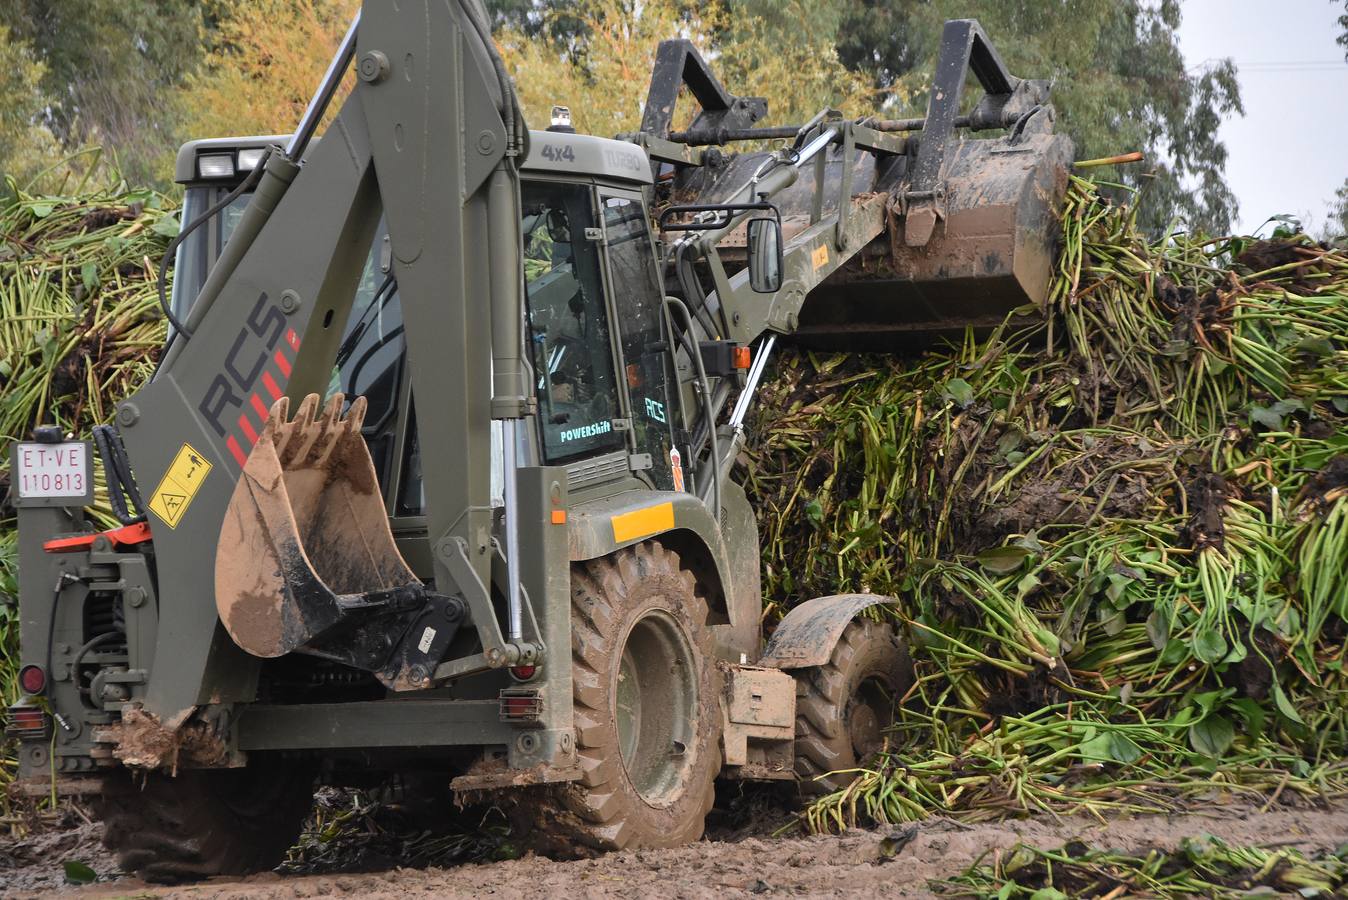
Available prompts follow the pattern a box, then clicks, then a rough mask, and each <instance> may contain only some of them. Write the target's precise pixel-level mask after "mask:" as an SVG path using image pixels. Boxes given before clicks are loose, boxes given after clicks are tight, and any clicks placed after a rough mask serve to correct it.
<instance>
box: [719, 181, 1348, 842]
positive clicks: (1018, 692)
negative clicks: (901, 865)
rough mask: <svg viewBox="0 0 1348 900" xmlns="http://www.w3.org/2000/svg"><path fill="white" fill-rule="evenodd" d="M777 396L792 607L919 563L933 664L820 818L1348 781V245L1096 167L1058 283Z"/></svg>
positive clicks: (787, 597)
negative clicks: (1183, 213)
mask: <svg viewBox="0 0 1348 900" xmlns="http://www.w3.org/2000/svg"><path fill="white" fill-rule="evenodd" d="M759 409H760V413H759V418H758V421H757V425H756V428H755V437H754V440H753V443H752V445H751V447H750V452H749V453H748V454H746V460H747V464H746V467H745V470H744V474H745V476H746V477H747V479H748V480H749V483H750V487H751V493H752V494H753V495H754V497H755V502H756V503H757V505H758V508H759V510H760V517H761V522H762V526H763V536H762V540H763V556H764V564H765V582H764V583H765V591H766V593H767V596H768V597H769V600H770V601H771V603H770V606H769V610H768V615H769V616H770V617H771V616H774V615H778V614H780V612H781V611H782V609H783V608H784V607H786V606H789V605H790V604H791V603H793V602H797V601H798V600H800V599H803V598H806V597H809V596H813V595H818V594H828V593H836V592H839V591H845V590H863V591H871V592H875V593H880V594H887V595H891V596H893V597H895V598H897V599H898V601H899V602H898V604H897V607H896V610H895V612H894V615H895V616H896V617H897V619H898V620H899V624H900V627H901V628H902V629H903V631H904V632H905V633H906V635H907V638H908V640H909V641H910V643H911V645H912V648H913V650H914V653H913V656H914V659H915V664H916V667H917V680H916V683H915V685H914V686H913V688H912V689H911V690H910V691H909V692H908V693H907V695H906V696H903V697H897V698H895V701H896V703H897V704H898V708H897V713H896V722H895V727H894V728H893V730H892V733H891V734H890V735H889V740H888V745H887V752H885V753H883V754H882V755H881V756H880V757H879V759H878V760H876V761H874V763H873V764H872V765H871V766H870V767H868V768H867V769H866V770H864V771H863V773H862V776H861V777H860V778H859V779H858V780H857V781H856V782H855V783H854V784H853V785H852V787H850V788H849V789H847V790H846V791H843V792H841V793H838V794H834V795H832V796H830V797H827V798H824V799H823V800H821V801H820V802H819V803H817V804H816V805H815V806H814V807H813V808H812V809H811V810H810V811H809V824H810V825H811V827H813V828H815V829H820V830H826V829H831V828H832V829H836V828H840V827H843V826H844V825H846V824H850V823H852V822H855V821H860V822H862V823H865V822H867V821H881V822H897V821H907V820H916V819H921V818H923V817H926V816H929V815H933V814H946V815H952V814H953V815H958V816H961V817H964V818H985V817H987V818H990V817H997V816H1004V815H1016V814H1021V813H1025V812H1033V811H1037V810H1052V811H1086V812H1091V811H1095V812H1098V811H1104V810H1110V809H1112V810H1164V809H1169V808H1174V807H1177V806H1181V805H1184V804H1185V803H1186V802H1188V801H1191V800H1192V799H1194V798H1196V797H1199V796H1201V797H1203V798H1204V799H1205V800H1213V799H1218V798H1237V797H1240V796H1242V795H1246V796H1257V797H1258V798H1260V799H1259V800H1258V801H1257V802H1268V803H1288V802H1300V801H1307V800H1314V799H1316V798H1326V797H1331V796H1335V795H1340V794H1342V793H1344V792H1345V790H1348V762H1345V761H1343V758H1344V756H1345V753H1346V752H1348V674H1345V672H1344V667H1343V664H1344V657H1345V653H1348V648H1346V645H1345V637H1348V254H1346V253H1344V252H1343V251H1335V250H1330V249H1328V248H1326V247H1323V246H1321V245H1317V244H1315V243H1313V242H1312V241H1310V240H1309V239H1307V238H1305V237H1304V236H1301V235H1280V236H1278V237H1276V238H1274V239H1272V240H1268V241H1255V240H1253V239H1249V238H1222V239H1204V238H1200V237H1194V236H1190V235H1186V234H1178V233H1176V234H1169V235H1165V236H1163V237H1161V238H1159V239H1154V240H1148V239H1147V238H1145V237H1143V236H1142V235H1141V234H1140V233H1139V232H1138V230H1137V228H1136V227H1135V223H1134V219H1133V216H1132V213H1131V212H1130V209H1129V207H1128V205H1127V204H1118V203H1111V202H1109V201H1108V200H1106V199H1105V198H1104V197H1103V196H1102V195H1101V194H1100V193H1099V189H1098V188H1097V186H1096V185H1093V184H1091V183H1088V182H1086V181H1083V180H1080V179H1076V178H1074V179H1073V181H1072V184H1071V188H1070V192H1069V197H1068V201H1067V205H1066V209H1065V213H1064V218H1063V250H1062V253H1061V256H1060V259H1059V262H1058V268H1057V272H1056V275H1055V278H1054V282H1053V285H1052V288H1051V294H1050V296H1049V298H1048V301H1047V303H1046V305H1045V308H1044V309H1030V310H1021V311H1020V315H1019V316H1016V317H1013V318H1011V319H1009V320H1008V321H1007V323H1006V324H1004V325H1003V326H1002V327H1001V328H1000V329H999V330H998V331H997V332H996V333H994V334H992V335H991V336H990V337H987V338H986V339H983V340H976V339H974V338H973V337H970V338H968V339H966V340H965V341H964V342H963V343H962V344H961V345H959V346H947V347H944V348H941V349H936V350H932V351H930V352H928V353H926V354H925V355H922V356H921V357H920V358H894V357H857V356H841V355H836V356H835V355H819V354H813V353H810V352H806V351H797V352H795V353H794V354H790V355H784V356H782V357H781V358H780V360H779V363H778V368H777V377H776V379H775V380H774V381H773V382H772V383H771V384H770V385H769V386H768V387H767V388H766V390H765V392H764V396H763V400H762V403H761V405H760V407H759Z"/></svg>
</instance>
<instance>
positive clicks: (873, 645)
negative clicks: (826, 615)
mask: <svg viewBox="0 0 1348 900" xmlns="http://www.w3.org/2000/svg"><path fill="white" fill-rule="evenodd" d="M912 668H913V664H912V661H911V660H910V659H909V657H908V652H907V651H906V650H905V649H904V647H903V643H902V642H901V641H900V640H899V637H898V635H897V634H896V633H895V631H894V628H893V626H891V625H887V624H886V625H882V624H880V623H878V622H871V621H869V620H865V619H862V620H858V621H854V622H851V623H850V624H849V625H848V626H847V628H846V629H845V630H844V631H843V633H842V636H841V637H840V638H838V643H837V644H836V645H835V646H834V648H833V655H832V657H831V658H830V659H829V661H828V662H827V663H825V664H824V665H822V666H814V667H811V668H808V669H801V670H799V671H797V672H795V673H794V674H795V676H796V778H797V780H798V781H799V783H800V789H801V792H802V793H803V794H805V795H806V796H820V795H823V794H828V793H832V792H833V791H837V790H841V789H842V788H845V787H847V785H848V784H850V783H851V782H852V781H853V779H854V778H855V777H856V776H855V775H854V774H848V773H844V772H840V771H839V770H844V769H852V768H856V767H857V766H860V765H862V764H864V763H865V762H866V760H867V759H868V758H869V757H870V756H872V755H873V754H874V753H876V752H877V751H879V750H880V749H881V747H882V746H883V744H884V729H885V728H886V727H888V726H889V725H891V724H893V722H894V704H895V703H896V702H897V701H898V699H899V698H900V697H901V696H902V695H903V693H904V691H906V690H907V689H908V687H909V685H910V684H912V677H913V676H912ZM830 772H838V773H839V774H834V775H830V774H828V773H830Z"/></svg>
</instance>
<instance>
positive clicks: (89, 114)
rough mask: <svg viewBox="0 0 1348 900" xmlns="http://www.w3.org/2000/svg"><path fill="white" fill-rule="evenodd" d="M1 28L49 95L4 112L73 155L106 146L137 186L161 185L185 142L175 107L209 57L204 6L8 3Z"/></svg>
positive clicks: (58, 0)
mask: <svg viewBox="0 0 1348 900" xmlns="http://www.w3.org/2000/svg"><path fill="white" fill-rule="evenodd" d="M0 25H5V26H8V27H9V29H10V31H11V41H13V42H17V43H19V44H21V45H23V46H25V47H27V48H28V52H29V53H31V54H32V56H33V58H34V59H35V60H36V61H38V62H40V63H41V64H42V72H41V75H40V77H39V78H37V79H36V80H34V81H33V82H31V84H33V85H34V86H35V87H36V88H37V90H38V91H40V96H34V95H33V94H32V93H31V92H28V93H26V94H25V95H24V96H22V97H20V98H18V99H16V98H14V97H12V96H9V95H6V96H5V97H4V98H0V104H3V105H4V106H5V107H6V108H8V109H10V110H16V111H18V112H19V114H22V115H26V116H28V117H29V118H30V119H31V120H33V121H34V122H37V123H41V124H42V125H43V126H45V127H46V129H47V130H48V131H50V132H51V134H53V135H54V136H55V137H56V138H57V139H58V140H59V141H60V142H61V144H62V146H63V147H64V148H65V150H67V151H71V150H74V149H76V148H79V147H82V146H85V145H88V144H91V143H93V144H100V145H102V147H103V149H104V153H105V154H108V155H110V156H111V157H112V158H113V159H114V160H115V162H116V165H117V167H118V169H119V170H120V171H121V172H122V173H123V174H125V175H126V176H127V177H128V178H130V179H131V180H133V181H136V182H145V181H149V180H154V179H155V178H156V176H162V174H163V173H164V171H165V169H166V166H167V161H169V160H171V159H172V153H173V149H174V145H175V144H176V142H177V139H178V127H177V126H178V122H177V121H176V120H175V118H174V117H173V116H172V109H173V104H172V103H171V102H169V101H170V100H171V97H172V94H173V92H174V90H175V89H176V88H177V86H178V85H179V84H181V83H182V80H183V77H184V75H185V74H186V73H187V72H188V71H189V70H191V69H192V67H193V66H194V65H195V64H196V61H197V59H198V57H199V55H200V49H201V34H202V29H203V19H202V9H201V7H200V6H199V4H198V2H197V0H80V2H78V3H74V2H70V0H8V2H6V3H4V4H0Z"/></svg>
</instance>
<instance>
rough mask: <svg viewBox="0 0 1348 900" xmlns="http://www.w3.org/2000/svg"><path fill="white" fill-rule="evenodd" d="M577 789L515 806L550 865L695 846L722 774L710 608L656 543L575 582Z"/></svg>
mask: <svg viewBox="0 0 1348 900" xmlns="http://www.w3.org/2000/svg"><path fill="white" fill-rule="evenodd" d="M571 609H572V636H571V649H572V654H571V655H572V672H573V675H574V681H575V687H574V697H575V722H576V754H577V758H578V763H579V765H580V768H581V770H582V772H583V773H584V774H583V775H582V777H581V779H580V780H579V781H575V782H571V783H568V784H564V785H558V786H555V787H552V788H548V789H545V790H544V791H542V792H541V793H535V794H532V795H525V796H522V797H521V798H520V806H519V807H518V813H519V815H518V816H517V821H519V820H520V818H521V817H522V818H523V819H524V822H523V823H522V824H524V828H522V829H518V830H520V831H523V832H524V833H523V835H522V837H523V838H524V841H525V843H526V844H527V845H529V846H531V847H532V848H533V849H535V850H538V851H539V852H542V853H546V854H548V855H551V856H562V857H566V856H589V855H593V854H594V853H595V852H596V851H606V850H621V849H624V848H627V847H672V846H677V845H680V844H686V843H689V842H692V841H695V840H697V839H698V838H699V837H701V836H702V829H703V823H704V821H705V819H706V816H707V812H708V811H709V810H710V809H711V806H712V802H713V799H714V781H715V778H716V775H717V773H718V772H719V770H720V763H721V751H720V735H721V719H720V707H719V702H718V695H719V688H720V676H719V673H718V670H717V668H716V663H715V659H714V657H713V653H712V638H711V630H710V629H709V628H708V627H707V604H706V602H705V601H704V600H703V599H702V597H700V596H699V595H698V593H697V588H696V586H695V583H694V579H693V576H692V574H691V573H690V572H688V570H686V569H684V568H681V567H680V565H679V557H678V556H677V555H676V554H674V553H672V552H670V551H669V550H666V549H665V548H664V547H662V546H661V545H660V544H658V543H655V542H646V543H643V544H638V545H636V546H635V547H630V548H627V549H625V550H620V551H618V552H617V553H614V554H612V555H610V556H608V557H605V558H604V559H600V560H594V561H592V562H588V563H584V564H581V565H577V566H576V567H574V568H573V569H572V574H571Z"/></svg>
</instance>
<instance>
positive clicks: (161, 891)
mask: <svg viewBox="0 0 1348 900" xmlns="http://www.w3.org/2000/svg"><path fill="white" fill-rule="evenodd" d="M92 827H93V828H96V827H97V826H92ZM88 828H90V826H86V830H85V831H84V832H83V835H82V836H83V837H84V838H85V839H86V840H87V839H88V838H90V837H92V836H93V835H94V834H95V832H92V831H89V830H88ZM909 830H911V829H909ZM906 834H907V831H906V830H905V829H903V828H894V829H890V830H888V831H864V832H863V831H856V832H852V833H849V834H847V835H844V836H842V837H811V838H787V839H772V838H766V837H755V838H749V839H746V840H743V841H739V842H716V841H703V842H700V843H698V844H695V845H692V846H689V847H681V848H678V849H673V850H640V851H628V852H624V853H615V854H610V855H608V856H605V857H602V858H600V859H595V860H582V861H577V862H552V861H549V860H545V859H538V858H534V857H526V858H524V859H518V860H511V861H508V862H497V863H483V864H467V865H462V866H458V867H455V868H450V869H435V868H432V869H425V870H412V869H395V870H392V871H387V872H378V873H364V874H341V875H307V876H302V877H284V876H279V875H275V874H266V875H258V876H253V877H251V878H247V879H242V880H223V879H221V880H215V881H211V882H206V883H203V884H198V885H192V886H179V887H175V888H162V887H151V886H147V885H145V884H144V883H143V882H141V881H138V880H136V879H133V878H125V877H123V878H117V879H115V880H112V881H107V882H100V883H99V884H95V885H91V886H88V887H85V888H72V887H67V888H64V889H61V888H57V885H58V884H59V882H60V878H61V875H60V871H61V860H62V859H65V858H70V857H69V856H66V855H65V850H66V849H67V848H57V847H54V846H53V847H51V848H49V849H50V851H51V852H47V853H42V854H41V857H42V858H33V859H32V862H31V863H30V864H29V865H25V866H23V867H22V868H20V869H12V868H11V869H8V870H6V869H4V868H0V882H3V883H5V884H7V885H8V888H7V889H6V890H4V894H5V895H6V896H31V895H33V894H31V893H27V892H32V891H38V892H41V891H44V890H45V891H47V892H48V894H54V893H60V894H61V895H62V896H66V897H72V896H76V897H88V898H92V897H127V896H133V897H136V898H140V897H151V896H182V897H192V898H231V900H242V898H269V900H270V898H291V897H327V896H340V897H376V898H400V900H401V898H403V897H405V896H406V895H407V894H427V895H437V896H444V895H465V896H467V895H490V896H493V897H503V898H514V897H520V898H524V897H530V898H533V897H539V896H544V897H547V896H562V897H582V898H583V897H608V896H625V897H631V896H642V895H645V896H652V897H655V896H658V897H689V898H711V897H726V896H731V897H735V896H748V895H755V894H756V895H789V896H804V897H849V896H872V897H874V896H885V897H931V896H934V895H933V894H932V893H931V891H930V889H929V887H928V882H929V880H930V879H933V878H936V879H939V878H942V877H947V876H950V875H953V874H955V873H957V872H959V871H960V870H961V869H963V868H964V867H965V866H967V865H968V864H969V863H970V862H972V861H973V860H974V859H975V858H976V857H977V856H978V855H979V854H980V853H983V852H984V851H987V850H994V851H995V850H997V849H1001V848H1006V847H1010V846H1011V845H1013V844H1015V843H1016V842H1017V841H1021V840H1023V841H1025V842H1027V843H1033V844H1036V845H1038V846H1041V847H1056V846H1058V845H1060V844H1062V843H1064V842H1065V841H1067V840H1069V839H1072V838H1078V839H1082V840H1085V841H1087V842H1088V843H1092V844H1096V845H1101V846H1109V847H1113V848H1118V849H1140V848H1143V847H1147V846H1162V847H1173V846H1175V845H1176V844H1177V843H1178V842H1179V841H1180V839H1181V838H1184V837H1187V836H1195V835H1201V834H1212V835H1215V836H1217V837H1220V838H1222V839H1224V840H1226V841H1229V842H1232V843H1244V844H1250V843H1257V844H1264V845H1269V844H1277V845H1282V846H1295V847H1299V848H1301V849H1303V850H1325V849H1333V848H1334V847H1336V846H1338V845H1340V844H1342V843H1343V842H1344V841H1345V840H1348V807H1340V808H1335V809H1330V810H1287V809H1281V810H1275V811H1272V812H1269V813H1264V814H1258V813H1257V812H1256V811H1255V810H1254V809H1252V808H1250V807H1247V806H1214V807H1211V808H1210V809H1209V810H1207V811H1199V812H1191V813H1187V814H1185V815H1183V816H1145V817H1138V818H1134V819H1122V820H1117V821H1113V822H1111V823H1110V824H1109V825H1108V826H1105V825H1101V824H1100V823H1099V822H1097V821H1095V820H1093V819H1064V820H1063V821H1062V822H1060V823H1059V822H1054V821H1053V820H1051V819H1035V820H1026V821H1014V822H1005V823H999V824H992V825H975V826H968V825H963V824H960V823H957V822H952V821H949V820H944V819H936V820H929V821H927V822H925V823H923V824H922V825H920V826H918V827H917V828H916V833H915V835H914V836H913V837H912V839H911V840H910V841H908V842H907V843H906V844H904V843H903V839H904V837H905V836H906ZM896 844H902V845H903V846H901V847H900V848H899V849H898V850H897V852H894V853H893V855H892V856H888V855H887V854H886V852H885V850H886V849H887V848H890V849H892V848H893V847H894V846H895V845H896ZM30 849H31V850H37V849H38V848H37V847H32V848H30ZM82 849H86V850H87V849H89V848H87V847H86V848H82ZM0 855H3V854H0ZM20 855H28V856H30V858H31V852H30V853H28V854H20ZM79 858H83V859H86V860H89V857H88V855H87V854H86V855H85V856H83V857H79ZM89 861H90V862H91V864H94V862H95V861H94V860H89ZM95 868H98V866H97V865H95ZM104 871H106V869H104ZM21 887H22V888H23V889H26V892H24V893H20V892H19V891H17V890H15V889H16V888H21ZM53 889H56V890H53Z"/></svg>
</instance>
